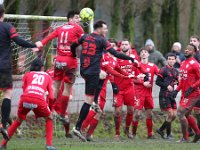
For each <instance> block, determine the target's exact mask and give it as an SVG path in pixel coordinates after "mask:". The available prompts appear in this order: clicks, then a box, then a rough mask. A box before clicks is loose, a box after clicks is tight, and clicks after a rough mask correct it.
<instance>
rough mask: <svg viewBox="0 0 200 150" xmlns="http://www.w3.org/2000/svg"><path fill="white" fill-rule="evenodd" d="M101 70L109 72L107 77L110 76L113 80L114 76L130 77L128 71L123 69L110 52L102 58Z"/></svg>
mask: <svg viewBox="0 0 200 150" xmlns="http://www.w3.org/2000/svg"><path fill="white" fill-rule="evenodd" d="M101 70H103V71H105V72H106V73H108V75H107V77H106V78H109V79H110V80H111V82H113V76H116V77H122V78H128V75H129V74H128V73H127V72H125V71H123V70H122V69H121V68H120V67H119V65H118V63H117V58H115V57H112V56H110V55H109V54H108V53H105V54H104V55H103V56H102V59H101Z"/></svg>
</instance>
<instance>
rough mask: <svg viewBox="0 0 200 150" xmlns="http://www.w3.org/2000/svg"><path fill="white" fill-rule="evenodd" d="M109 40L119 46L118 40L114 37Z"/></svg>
mask: <svg viewBox="0 0 200 150" xmlns="http://www.w3.org/2000/svg"><path fill="white" fill-rule="evenodd" d="M108 41H109V42H110V43H115V44H116V46H117V41H116V40H115V39H114V38H110V39H108Z"/></svg>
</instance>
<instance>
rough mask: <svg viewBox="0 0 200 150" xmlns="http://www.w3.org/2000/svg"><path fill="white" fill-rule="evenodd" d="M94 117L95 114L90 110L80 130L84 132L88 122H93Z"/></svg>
mask: <svg viewBox="0 0 200 150" xmlns="http://www.w3.org/2000/svg"><path fill="white" fill-rule="evenodd" d="M95 115H96V112H95V111H94V110H90V111H89V113H88V115H87V117H86V118H85V120H84V121H83V124H82V127H81V130H83V131H84V130H85V129H86V128H87V127H88V125H89V124H90V122H91V121H92V120H93V117H94V116H95Z"/></svg>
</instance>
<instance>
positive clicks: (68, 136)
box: [65, 133, 73, 139]
mask: <svg viewBox="0 0 200 150" xmlns="http://www.w3.org/2000/svg"><path fill="white" fill-rule="evenodd" d="M65 137H66V138H69V139H72V138H73V135H72V134H71V133H68V134H65Z"/></svg>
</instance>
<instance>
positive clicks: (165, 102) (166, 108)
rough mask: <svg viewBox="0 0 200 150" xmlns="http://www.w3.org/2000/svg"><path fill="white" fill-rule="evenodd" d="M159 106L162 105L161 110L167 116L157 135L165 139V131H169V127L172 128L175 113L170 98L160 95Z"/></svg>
mask: <svg viewBox="0 0 200 150" xmlns="http://www.w3.org/2000/svg"><path fill="white" fill-rule="evenodd" d="M159 105H160V109H161V110H162V111H163V112H164V113H165V114H166V118H165V121H164V122H163V124H162V125H161V126H160V128H159V129H157V130H156V131H157V133H158V134H160V136H161V137H162V138H163V139H164V138H165V136H164V135H165V133H164V130H165V129H167V128H168V129H169V126H171V116H172V115H173V114H172V113H173V111H172V108H171V102H170V99H169V97H166V96H165V95H162V96H161V94H160V96H159Z"/></svg>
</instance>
